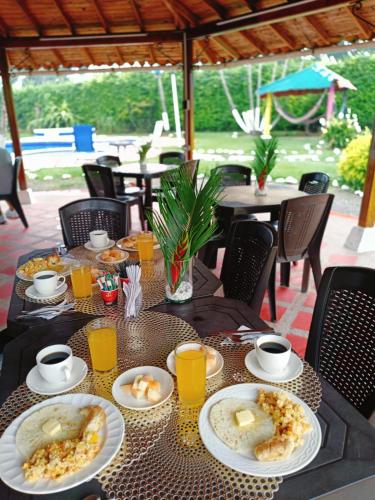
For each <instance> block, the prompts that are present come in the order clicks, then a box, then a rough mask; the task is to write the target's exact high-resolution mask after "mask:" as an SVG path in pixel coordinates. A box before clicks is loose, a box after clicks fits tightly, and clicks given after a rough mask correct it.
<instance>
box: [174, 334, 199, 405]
mask: <svg viewBox="0 0 375 500" xmlns="http://www.w3.org/2000/svg"><path fill="white" fill-rule="evenodd" d="M175 360H176V375H177V388H178V395H179V398H180V402H181V404H182V405H183V406H187V407H191V408H193V407H197V406H201V405H202V404H203V403H204V399H205V396H206V348H205V346H204V345H203V344H202V343H201V342H199V341H198V340H192V341H189V342H181V343H180V344H178V345H177V347H176V349H175Z"/></svg>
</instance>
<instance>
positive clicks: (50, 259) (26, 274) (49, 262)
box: [16, 254, 75, 281]
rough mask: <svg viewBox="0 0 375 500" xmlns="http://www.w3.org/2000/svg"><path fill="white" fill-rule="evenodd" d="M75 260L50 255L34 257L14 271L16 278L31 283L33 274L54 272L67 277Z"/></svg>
mask: <svg viewBox="0 0 375 500" xmlns="http://www.w3.org/2000/svg"><path fill="white" fill-rule="evenodd" d="M74 262H75V259H71V258H69V257H60V256H59V255H57V254H51V255H48V256H46V257H34V258H32V259H30V260H28V261H27V262H25V264H22V265H21V266H20V267H19V268H18V269H17V271H16V276H17V277H18V278H19V279H21V280H23V281H33V276H34V274H36V273H38V272H39V271H49V270H51V271H56V272H57V273H59V274H62V275H63V276H69V272H70V265H71V264H72V263H74Z"/></svg>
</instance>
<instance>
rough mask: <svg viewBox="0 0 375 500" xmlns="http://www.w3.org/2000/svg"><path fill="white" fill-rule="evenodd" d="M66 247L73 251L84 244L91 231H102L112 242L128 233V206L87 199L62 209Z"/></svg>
mask: <svg viewBox="0 0 375 500" xmlns="http://www.w3.org/2000/svg"><path fill="white" fill-rule="evenodd" d="M59 215H60V222H61V229H62V233H63V238H64V243H65V246H66V247H67V248H68V249H70V248H73V247H77V246H80V245H84V244H85V243H86V242H87V241H88V240H89V238H90V232H91V231H94V230H95V229H103V230H105V231H107V232H108V237H109V238H111V239H112V240H115V241H116V240H119V239H120V238H122V237H123V236H127V235H128V234H129V207H128V205H127V204H126V203H123V202H122V201H120V200H115V199H113V198H102V197H95V198H86V199H83V200H76V201H72V202H71V203H68V204H67V205H64V206H63V207H61V208H59Z"/></svg>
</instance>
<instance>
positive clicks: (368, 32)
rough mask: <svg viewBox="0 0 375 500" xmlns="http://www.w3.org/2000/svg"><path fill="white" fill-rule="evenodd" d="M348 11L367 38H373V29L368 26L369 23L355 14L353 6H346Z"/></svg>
mask: <svg viewBox="0 0 375 500" xmlns="http://www.w3.org/2000/svg"><path fill="white" fill-rule="evenodd" d="M346 12H347V13H348V15H349V16H350V17H351V19H352V21H353V22H354V23H355V24H356V25H357V27H358V28H359V30H360V32H361V33H362V35H363V36H364V38H366V39H367V40H369V39H371V38H372V30H371V29H370V27H369V26H367V24H365V23H364V22H363V21H361V20H360V19H358V17H356V16H355V15H354V14H353V12H352V9H351V7H346Z"/></svg>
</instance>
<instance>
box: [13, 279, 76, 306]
mask: <svg viewBox="0 0 375 500" xmlns="http://www.w3.org/2000/svg"><path fill="white" fill-rule="evenodd" d="M32 284H33V283H32V281H22V280H19V281H17V283H16V288H15V290H16V294H17V295H18V297H19V298H20V299H23V300H26V301H27V302H33V303H35V304H59V303H60V302H62V301H63V300H64V298H65V297H66V295H67V292H68V290H67V291H66V292H64V293H62V294H60V295H58V296H57V297H55V298H54V299H32V298H31V297H28V296H27V295H26V289H27V288H29V286H31V285H32Z"/></svg>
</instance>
